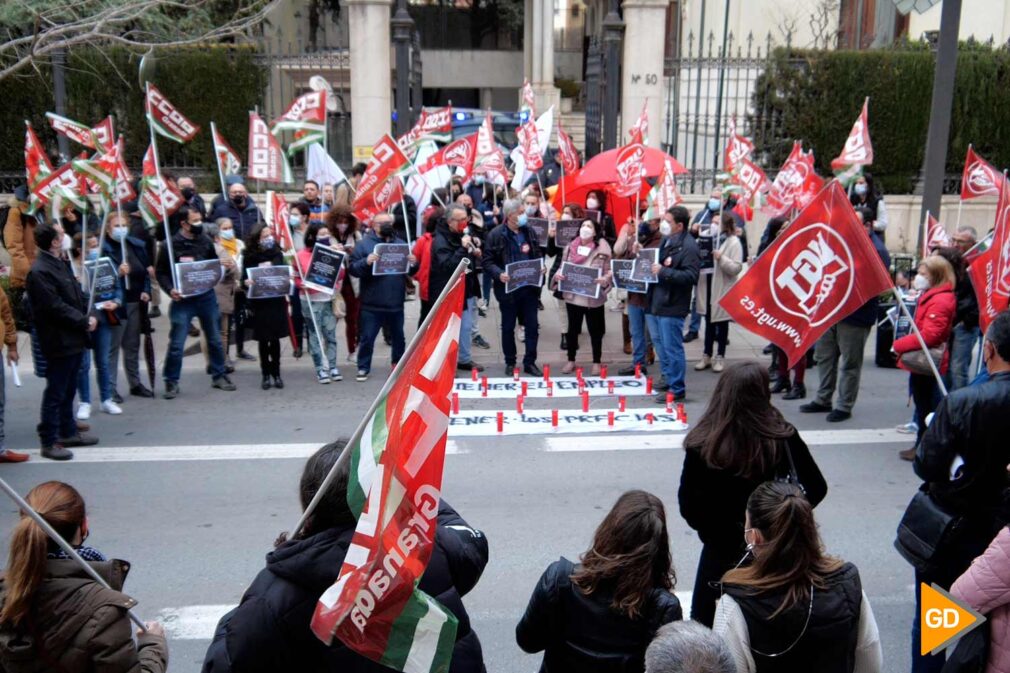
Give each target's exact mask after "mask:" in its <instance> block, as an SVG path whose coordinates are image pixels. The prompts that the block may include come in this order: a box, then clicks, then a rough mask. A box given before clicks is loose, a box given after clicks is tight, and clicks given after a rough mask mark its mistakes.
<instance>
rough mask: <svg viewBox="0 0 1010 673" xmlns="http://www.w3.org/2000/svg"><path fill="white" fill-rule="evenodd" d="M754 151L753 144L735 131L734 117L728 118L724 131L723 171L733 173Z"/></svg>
mask: <svg viewBox="0 0 1010 673" xmlns="http://www.w3.org/2000/svg"><path fill="white" fill-rule="evenodd" d="M753 151H754V143H753V142H751V139H750V138H746V137H744V136H742V135H740V134H739V133H737V131H736V117H730V119H729V127H728V128H727V130H726V148H725V149H724V150H723V157H722V161H723V170H725V171H726V172H727V173H734V172H736V170H737V165H738V164H739V163H740V162H741V161H743V160H744V159H746V158H747V157H749V156H750V155H751V153H752V152H753Z"/></svg>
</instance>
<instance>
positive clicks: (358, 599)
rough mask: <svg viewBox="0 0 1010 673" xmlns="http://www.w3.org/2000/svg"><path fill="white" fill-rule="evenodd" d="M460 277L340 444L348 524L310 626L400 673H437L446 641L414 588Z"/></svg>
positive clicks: (444, 664)
mask: <svg viewBox="0 0 1010 673" xmlns="http://www.w3.org/2000/svg"><path fill="white" fill-rule="evenodd" d="M462 266H463V264H462V263H461V265H460V267H462ZM461 271H462V268H457V269H456V271H455V272H454V273H453V276H452V277H451V278H450V282H449V284H448V285H447V286H446V288H445V290H444V291H443V292H442V294H441V296H440V297H439V298H438V300H436V302H435V304H434V306H433V308H432V310H431V313H430V315H429V317H428V318H427V319H426V320H425V322H424V323H423V324H422V326H421V329H420V330H419V331H418V333H417V335H416V336H415V337H414V339H413V341H412V342H411V344H410V346H409V347H408V349H407V353H406V354H405V355H404V357H403V358H402V359H401V361H400V363H399V364H398V366H397V367H396V369H395V370H394V371H393V373H392V374H391V375H390V377H389V379H387V383H386V384H385V385H384V387H383V390H382V391H381V392H380V393H379V396H378V398H377V399H376V400H375V402H374V403H373V404H372V407H371V409H370V410H369V412H368V414H367V415H366V417H365V419H364V420H363V422H362V424H361V425H360V426H359V429H358V430H357V431H355V433H354V435H352V438H351V441H350V442H349V444H348V449H347V450H348V452H349V463H350V467H349V474H350V479H349V481H348V484H347V505H348V507H349V509H350V511H351V513H352V514H353V515H354V516H355V517H356V518H357V524H356V526H355V529H354V536H353V537H352V538H351V541H350V545H349V546H348V549H347V554H346V555H345V556H344V562H343V565H342V566H341V568H340V572H339V574H338V575H337V580H336V582H335V583H334V584H333V585H332V586H331V587H330V588H329V589H327V590H326V591H325V593H323V595H322V596H320V598H319V602H318V603H317V604H316V610H315V614H314V615H313V616H312V622H311V628H312V632H313V633H314V634H315V635H316V637H317V638H319V639H320V640H321V641H322V642H323V643H325V644H327V645H329V644H331V643H332V641H333V638H334V636H336V637H337V638H338V639H339V640H340V641H341V642H342V643H343V644H344V645H345V646H347V647H348V648H350V649H351V650H353V651H355V652H357V653H358V654H360V655H362V656H364V657H366V658H368V659H370V660H372V661H376V662H378V663H380V664H382V665H384V666H388V667H390V668H393V669H394V670H398V671H410V673H444V671H447V670H448V668H449V662H450V659H451V656H452V650H453V645H454V643H455V634H456V627H457V619H456V618H455V616H454V615H453V613H452V612H450V611H449V610H448V609H446V608H445V607H443V606H442V605H440V604H439V603H438V602H437V601H435V600H434V599H433V598H432V597H431V596H428V595H426V594H425V593H423V592H422V591H421V590H420V589H418V588H417V585H418V581H419V580H420V578H421V576H422V574H423V573H424V571H425V568H426V567H427V565H428V561H429V560H430V559H431V555H432V550H433V548H434V543H435V535H436V530H437V525H438V524H437V518H436V517H437V514H438V507H439V498H440V491H441V488H442V475H443V468H444V464H445V443H446V434H447V430H448V427H449V412H450V403H449V392H450V391H451V390H452V385H453V376H454V375H455V374H454V372H455V367H456V365H455V362H456V358H457V356H458V349H459V346H458V339H459V328H460V324H461V321H462V316H461V311H462V309H463V297H464V290H465V283H464V281H463V277H462V273H461ZM342 459H343V458H342ZM342 459H341V460H342ZM324 485H326V482H324ZM306 514H308V512H306ZM300 526H301V522H299V525H298V526H297V527H296V529H297V528H299V527H300ZM439 534H440V535H441V534H443V533H439Z"/></svg>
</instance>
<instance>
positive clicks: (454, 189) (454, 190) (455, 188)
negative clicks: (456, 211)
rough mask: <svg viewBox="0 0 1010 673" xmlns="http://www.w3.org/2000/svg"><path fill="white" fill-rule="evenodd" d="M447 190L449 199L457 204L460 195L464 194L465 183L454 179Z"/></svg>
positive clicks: (447, 186)
mask: <svg viewBox="0 0 1010 673" xmlns="http://www.w3.org/2000/svg"><path fill="white" fill-rule="evenodd" d="M446 188H447V189H448V190H449V198H450V199H451V200H452V201H453V202H455V201H456V199H458V198H459V197H460V194H462V193H463V181H462V180H460V179H459V178H457V177H454V178H452V179H451V180H450V181H449V184H448V185H446Z"/></svg>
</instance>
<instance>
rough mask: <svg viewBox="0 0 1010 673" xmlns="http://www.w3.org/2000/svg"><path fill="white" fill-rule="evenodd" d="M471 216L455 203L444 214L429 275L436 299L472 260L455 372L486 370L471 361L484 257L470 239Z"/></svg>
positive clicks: (429, 287)
mask: <svg viewBox="0 0 1010 673" xmlns="http://www.w3.org/2000/svg"><path fill="white" fill-rule="evenodd" d="M469 222H470V216H469V215H468V214H467V210H466V208H464V207H463V206H461V205H459V204H457V203H453V204H450V205H449V207H448V208H447V209H446V211H445V219H440V220H439V221H438V224H436V225H435V238H434V240H433V241H432V244H431V270H430V272H429V275H428V296H429V297H434V298H437V297H438V296H439V295H440V294H441V293H442V290H443V289H444V288H445V286H446V285H447V284H448V283H449V279H450V278H451V277H452V273H453V271H455V270H456V267H457V266H459V263H460V262H461V261H463V260H464V259H466V260H469V262H470V266H469V267H467V269H466V271H465V274H466V275H465V276H464V283H465V284H466V289H465V291H464V297H463V312H462V321H461V322H460V328H459V357H458V358H457V363H456V368H457V369H463V370H466V371H470V370H472V369H476V370H477V371H483V370H484V368H483V367H481V366H480V365H478V364H475V363H474V361H473V359H472V357H471V346H472V343H471V336H470V333H471V331H472V329H473V316H474V313H476V308H477V297H479V296H480V281H479V280H477V263H478V260H479V259H480V257H481V250H480V248H479V247H478V245H479V244H478V242H477V241H475V240H474V238H473V237H472V236H471V235H470V229H469Z"/></svg>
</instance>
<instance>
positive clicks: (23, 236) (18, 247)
mask: <svg viewBox="0 0 1010 673" xmlns="http://www.w3.org/2000/svg"><path fill="white" fill-rule="evenodd" d="M28 198H29V196H28V187H27V186H26V185H20V186H19V187H18V188H17V189H15V190H14V197H13V198H12V199H11V200H10V203H9V204H8V207H7V213H6V215H7V217H6V221H5V222H4V223H3V241H2V242H3V246H4V247H5V248H7V252H8V253H10V256H11V281H10V282H11V287H12V288H23V287H24V286H25V280H26V279H27V278H28V271H29V270H30V269H31V268H32V262H34V261H35V257H36V256H37V255H38V248H36V246H35V225H36V223H37V221H36V219H35V216H34V215H29V214H28Z"/></svg>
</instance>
